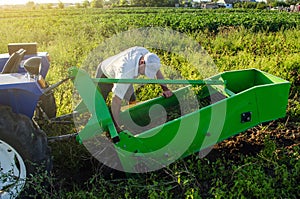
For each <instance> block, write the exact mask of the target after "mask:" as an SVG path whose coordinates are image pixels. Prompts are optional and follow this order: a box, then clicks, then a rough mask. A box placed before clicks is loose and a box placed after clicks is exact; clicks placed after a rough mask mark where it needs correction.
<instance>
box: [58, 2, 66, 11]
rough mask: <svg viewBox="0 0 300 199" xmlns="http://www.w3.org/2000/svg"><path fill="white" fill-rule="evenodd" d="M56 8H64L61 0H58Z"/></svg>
mask: <svg viewBox="0 0 300 199" xmlns="http://www.w3.org/2000/svg"><path fill="white" fill-rule="evenodd" d="M58 8H60V9H64V8H65V4H64V3H63V2H61V1H59V3H58Z"/></svg>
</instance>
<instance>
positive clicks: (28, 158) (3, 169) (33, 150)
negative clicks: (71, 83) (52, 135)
mask: <svg viewBox="0 0 300 199" xmlns="http://www.w3.org/2000/svg"><path fill="white" fill-rule="evenodd" d="M0 112H1V116H0V198H15V197H17V196H18V195H19V193H20V191H21V190H22V189H23V187H24V185H25V183H26V178H27V177H29V175H30V174H35V173H37V171H38V170H39V169H41V168H42V169H44V170H47V171H50V170H51V168H52V161H51V156H50V148H49V147H48V143H47V137H46V135H45V133H44V132H43V131H41V130H40V129H36V128H35V127H34V125H33V123H32V121H31V120H30V119H29V118H28V117H27V116H25V115H21V114H16V113H13V112H12V111H11V108H10V107H8V106H1V105H0Z"/></svg>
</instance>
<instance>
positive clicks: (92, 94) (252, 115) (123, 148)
mask: <svg viewBox="0 0 300 199" xmlns="http://www.w3.org/2000/svg"><path fill="white" fill-rule="evenodd" d="M69 76H70V78H71V79H72V81H73V83H74V86H75V88H76V89H77V91H78V93H79V95H80V97H81V99H82V100H81V101H80V103H79V104H78V106H77V107H76V108H75V111H74V113H76V114H77V115H80V114H83V113H87V112H88V113H89V114H90V118H89V119H88V121H87V122H86V123H85V125H84V126H81V128H80V131H79V132H78V135H77V140H78V141H79V142H80V143H83V144H84V145H85V146H86V147H87V148H88V150H89V151H90V152H91V154H92V155H93V156H94V157H96V158H97V159H98V160H100V161H102V162H103V163H104V164H106V165H107V166H109V167H112V168H114V169H117V170H122V171H125V172H130V173H138V172H148V171H153V170H157V169H160V168H163V167H165V166H167V165H169V164H171V163H172V162H174V161H176V160H178V159H180V158H184V157H186V156H189V155H191V154H194V153H197V152H199V151H203V150H204V149H209V148H210V147H212V146H213V145H215V144H216V143H218V142H221V141H223V140H225V139H228V138H229V137H231V136H234V135H236V134H238V133H241V132H243V131H245V130H247V129H249V128H251V127H254V126H256V125H258V124H261V123H264V122H268V121H271V120H276V119H278V118H282V117H284V116H285V114H286V108H287V103H288V95H289V89H290V83H289V82H288V81H285V80H283V79H281V78H279V77H276V76H274V75H271V74H268V73H266V72H263V71H260V70H257V69H245V70H235V71H227V72H223V73H220V74H217V75H215V76H212V77H210V78H207V79H205V80H155V79H105V78H90V76H89V75H88V74H87V73H86V72H85V71H84V70H81V69H78V68H75V67H74V68H71V69H70V71H69ZM98 82H102V83H132V84H183V85H186V86H184V87H182V88H180V89H178V90H175V91H174V92H173V93H174V95H173V96H172V97H171V98H164V97H157V98H154V99H151V100H147V101H145V102H142V103H140V104H137V105H135V106H133V107H130V108H128V109H126V110H123V111H122V112H121V115H120V118H121V123H122V124H123V125H124V129H125V130H123V131H122V132H120V133H118V132H117V131H116V128H115V125H114V122H113V119H112V116H111V114H110V111H109V108H108V106H107V104H106V102H105V100H104V99H103V97H102V95H101V92H100V90H99V88H98V87H97V83H98ZM191 101H193V102H195V103H192V105H190V104H191V103H190V102H191ZM187 107H188V108H187ZM187 109H188V111H187ZM175 110H176V111H177V113H178V114H174V111H175ZM174 115H175V117H174Z"/></svg>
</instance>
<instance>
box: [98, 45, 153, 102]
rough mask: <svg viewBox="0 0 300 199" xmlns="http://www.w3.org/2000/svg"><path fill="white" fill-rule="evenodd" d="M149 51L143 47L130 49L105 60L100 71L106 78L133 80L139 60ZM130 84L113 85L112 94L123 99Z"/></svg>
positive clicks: (136, 74)
mask: <svg viewBox="0 0 300 199" xmlns="http://www.w3.org/2000/svg"><path fill="white" fill-rule="evenodd" d="M148 52H149V51H148V50H147V49H146V48H144V47H138V46H135V47H132V48H129V49H127V50H125V51H123V52H120V53H119V54H117V55H114V56H112V57H109V58H107V59H105V60H104V61H103V62H102V63H101V70H102V71H103V73H104V75H105V76H106V77H108V78H116V79H133V78H136V77H137V76H138V75H139V74H138V67H139V60H140V58H141V57H142V56H143V55H145V54H147V53H148ZM129 85H130V84H118V83H115V84H114V86H113V88H112V92H113V93H114V94H115V95H117V96H118V97H119V98H120V99H123V98H124V96H125V94H126V91H127V89H128V88H129Z"/></svg>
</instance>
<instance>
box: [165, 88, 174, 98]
mask: <svg viewBox="0 0 300 199" xmlns="http://www.w3.org/2000/svg"><path fill="white" fill-rule="evenodd" d="M172 95H173V92H172V91H170V90H165V91H163V96H164V97H165V98H169V97H171V96H172Z"/></svg>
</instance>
